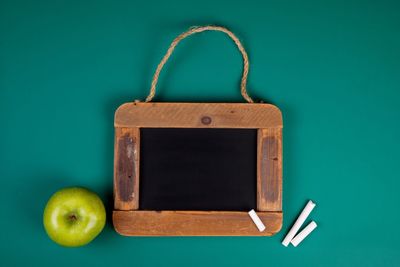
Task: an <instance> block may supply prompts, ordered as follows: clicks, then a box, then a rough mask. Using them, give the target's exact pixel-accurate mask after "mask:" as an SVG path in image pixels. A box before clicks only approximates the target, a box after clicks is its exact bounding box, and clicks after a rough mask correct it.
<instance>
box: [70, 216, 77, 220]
mask: <svg viewBox="0 0 400 267" xmlns="http://www.w3.org/2000/svg"><path fill="white" fill-rule="evenodd" d="M69 219H70V220H71V221H76V219H77V217H76V215H75V214H71V215H69Z"/></svg>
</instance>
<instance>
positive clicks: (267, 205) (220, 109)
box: [113, 102, 283, 236]
mask: <svg viewBox="0 0 400 267" xmlns="http://www.w3.org/2000/svg"><path fill="white" fill-rule="evenodd" d="M114 126H115V146H114V153H115V155H114V212H113V223H114V227H115V229H116V231H117V232H118V233H120V234H122V235H128V236H269V235H273V234H275V233H277V232H278V231H279V230H280V229H281V227H282V126H283V124H282V115H281V112H280V110H279V109H278V108H277V107H275V106H273V105H270V104H253V103H243V104H236V103H232V104H228V103H141V102H138V103H136V102H135V103H126V104H123V105H122V106H120V107H119V108H118V110H117V111H116V112H115V121H114ZM143 127H147V128H244V129H258V141H257V177H255V179H257V214H258V215H259V217H260V218H261V220H262V221H263V223H264V224H265V226H266V230H265V231H264V232H259V231H258V230H257V228H256V226H255V225H254V223H253V222H252V221H251V219H250V217H249V216H248V214H247V212H240V211H141V210H138V208H139V184H140V174H139V163H140V128H143Z"/></svg>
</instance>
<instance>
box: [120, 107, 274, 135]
mask: <svg viewBox="0 0 400 267" xmlns="http://www.w3.org/2000/svg"><path fill="white" fill-rule="evenodd" d="M114 124H115V127H155V128H165V127H169V128H171V127H177V128H253V129H257V128H268V127H281V126H282V115H281V112H280V110H279V109H278V108H277V107H275V106H274V105H270V104H260V103H258V104H252V103H240V104H237V103H152V102H150V103H142V102H138V103H126V104H123V105H121V106H120V107H119V108H118V110H117V111H116V112H115V120H114Z"/></svg>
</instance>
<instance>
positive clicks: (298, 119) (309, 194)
mask: <svg viewBox="0 0 400 267" xmlns="http://www.w3.org/2000/svg"><path fill="white" fill-rule="evenodd" d="M399 14H400V2H399V1H356V0H352V1H349V0H348V1H311V0H306V1H240V2H239V1H215V0H214V1H212V0H204V1H201V2H190V1H182V2H181V1H177V0H170V1H142V2H140V1H136V2H134V1H110V0H109V1H106V0H105V1H57V0H56V1H27V0H26V1H19V0H16V1H11V0H2V1H1V2H0V123H1V126H0V128H1V130H0V179H1V180H0V181H1V189H0V190H1V193H0V203H1V204H0V205H1V206H0V207H1V220H0V229H1V234H0V241H1V242H0V265H2V266H60V267H61V266H68V267H71V266H294V265H295V264H297V265H299V266H399V265H400V255H399V251H400V236H399V232H398V230H397V227H398V226H399V223H400V215H399V207H398V205H399V202H400V196H399V186H400V179H399V178H400V177H399V162H400V161H399V159H400V157H399V150H400V143H399V135H400V123H399V119H400V106H399V99H400V49H399V48H400V16H399ZM203 24H221V25H225V26H227V27H229V28H230V29H231V30H233V31H234V32H235V33H236V34H237V35H238V36H239V37H240V38H241V40H242V41H243V44H244V46H245V47H246V49H247V51H248V53H249V56H250V62H251V67H250V76H249V93H250V95H252V96H253V97H254V98H256V99H262V100H264V101H266V102H269V103H273V104H276V105H277V106H278V107H280V108H281V110H282V112H283V116H284V191H283V192H284V200H283V204H284V225H283V229H282V231H281V232H280V233H278V234H277V235H275V236H273V237H270V238H257V237H241V238H235V237H221V238H217V237H199V238H192V237H187V238H173V237H172V238H127V237H122V236H119V235H118V234H116V233H115V232H114V230H113V228H112V224H111V222H110V221H109V222H108V224H107V226H106V228H105V230H104V231H103V232H102V234H101V235H100V236H99V237H98V238H97V239H96V240H95V241H94V242H92V243H91V244H90V245H88V246H86V247H82V248H77V249H76V248H75V249H67V248H62V247H59V246H58V245H56V244H55V243H53V242H52V241H50V239H49V238H48V237H47V236H46V234H45V232H44V229H43V226H42V211H43V208H44V206H45V204H46V202H47V200H48V198H49V197H50V196H51V194H52V193H53V192H55V191H56V190H58V189H60V188H62V187H65V186H72V185H81V186H86V187H89V188H91V189H92V190H94V191H96V192H97V193H98V194H99V195H100V196H101V197H102V199H103V200H104V201H105V202H106V205H107V207H108V210H109V211H110V207H111V206H112V200H111V196H112V170H113V114H114V111H115V109H116V108H117V107H118V106H119V105H120V104H122V103H124V102H128V101H132V100H134V99H144V97H145V96H146V95H147V93H148V88H149V86H150V81H151V77H152V74H153V72H154V70H155V68H156V66H157V64H158V62H159V61H160V59H161V57H162V56H163V54H164V53H165V51H166V49H167V47H168V45H169V43H170V42H171V41H172V39H173V38H174V37H175V36H176V35H178V34H179V33H181V32H183V31H184V30H186V29H187V28H188V27H190V26H192V25H203ZM241 64H242V62H241V57H240V54H239V53H238V52H237V50H236V48H235V46H234V45H233V44H232V42H230V41H229V39H227V38H226V37H225V36H224V35H223V34H222V33H206V34H200V35H198V36H193V37H191V38H190V39H188V40H185V41H184V42H183V43H182V44H181V45H179V47H178V49H177V50H176V53H174V55H173V57H172V59H171V61H170V62H168V64H167V66H166V68H165V69H164V72H163V73H162V75H161V78H160V81H159V93H158V94H157V97H156V100H157V101H209V102H212V101H217V102H243V99H242V98H241V96H240V93H239V80H240V74H241V70H242V65H241ZM308 199H313V200H314V201H316V203H317V207H316V209H315V211H313V213H312V215H311V219H313V220H315V221H316V222H317V223H318V224H319V228H317V229H316V231H315V232H314V233H313V234H312V235H311V236H310V237H309V238H308V239H306V240H305V241H304V243H302V244H301V245H300V246H299V247H297V248H294V247H292V246H291V247H288V248H285V247H283V246H282V245H281V244H280V241H281V240H282V238H283V236H284V234H285V233H286V232H287V231H288V228H289V226H290V225H291V224H292V223H293V220H294V218H295V217H296V216H297V215H298V213H299V212H300V210H301V209H302V207H303V206H304V204H305V203H306V201H307V200H308Z"/></svg>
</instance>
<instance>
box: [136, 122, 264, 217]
mask: <svg viewBox="0 0 400 267" xmlns="http://www.w3.org/2000/svg"><path fill="white" fill-rule="evenodd" d="M140 140H141V142H140V151H141V154H140V162H141V163H140V189H139V196H140V198H139V210H221V211H222V210H231V211H232V210H236V211H249V210H250V209H254V208H256V193H257V183H256V182H257V179H256V175H257V130H255V129H193V128H192V129H185V128H160V129H157V128H142V129H141V130H140Z"/></svg>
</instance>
